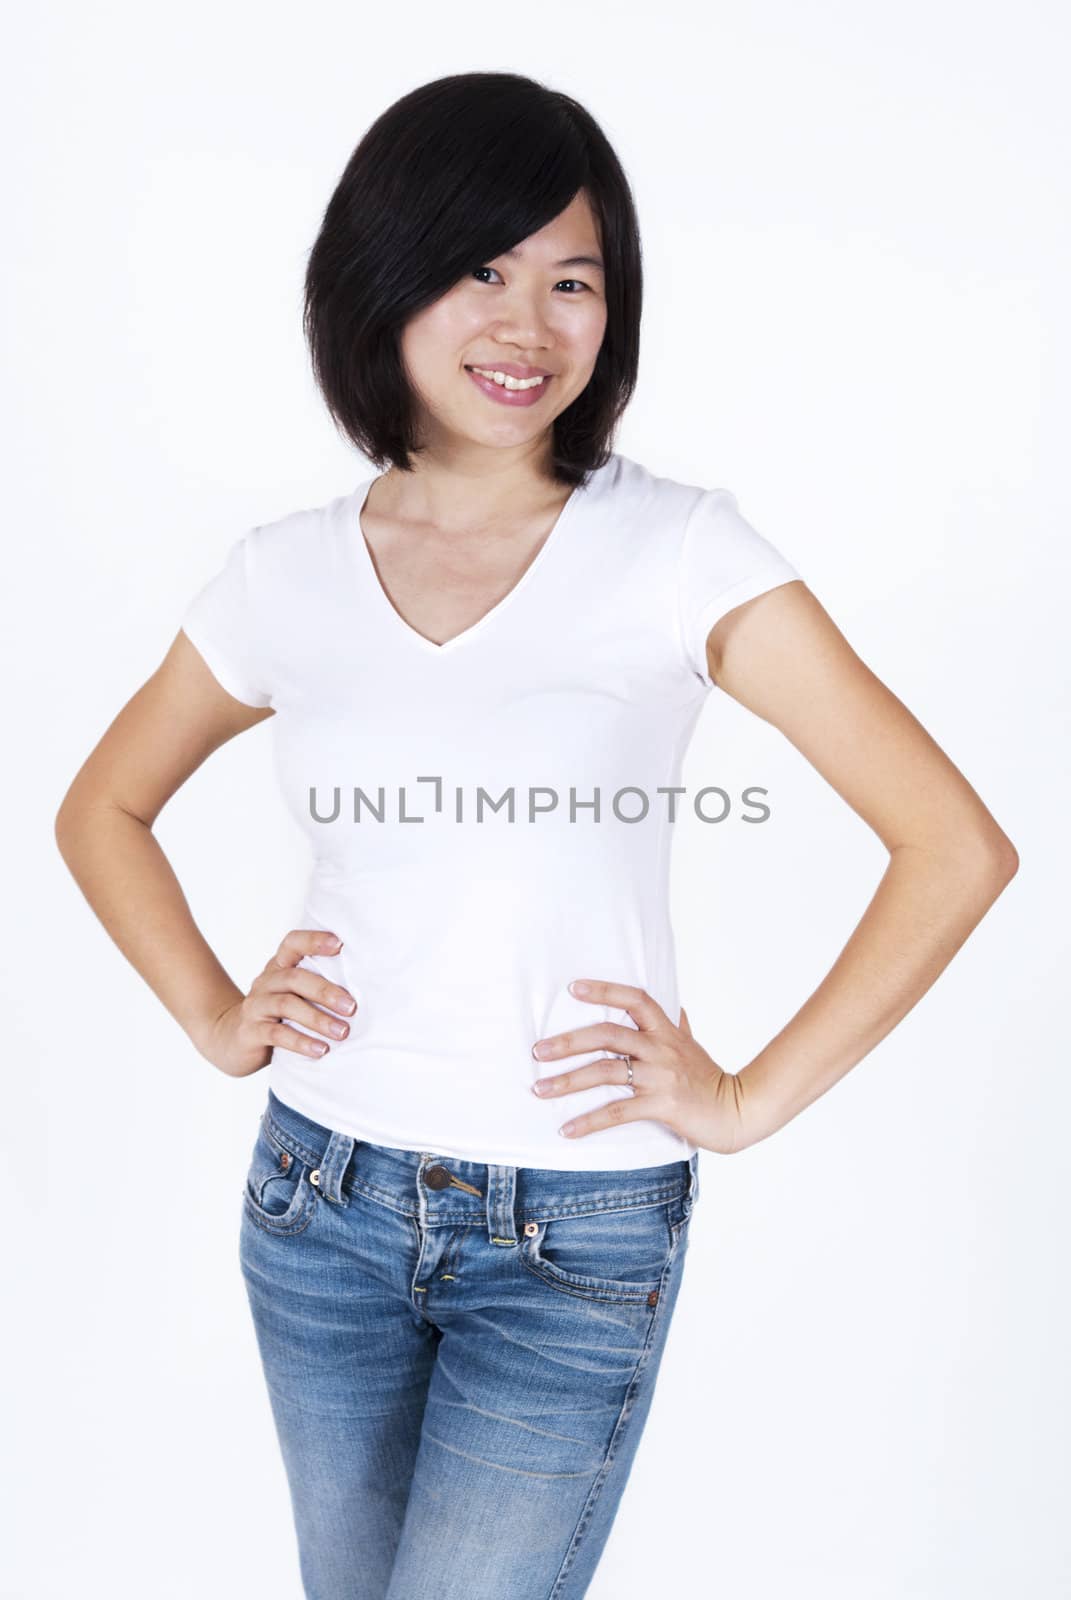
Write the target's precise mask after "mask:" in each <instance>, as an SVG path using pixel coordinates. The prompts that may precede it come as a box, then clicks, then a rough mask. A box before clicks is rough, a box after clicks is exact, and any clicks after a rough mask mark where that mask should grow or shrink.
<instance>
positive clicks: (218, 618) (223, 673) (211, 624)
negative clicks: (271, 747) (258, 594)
mask: <svg viewBox="0 0 1071 1600" xmlns="http://www.w3.org/2000/svg"><path fill="white" fill-rule="evenodd" d="M251 554H252V552H251V549H250V542H249V535H248V533H245V534H243V535H242V536H241V538H240V539H236V540H235V542H234V543H233V544H232V545H231V547H230V550H229V551H228V552H227V557H226V560H225V561H224V563H223V566H222V567H221V568H220V570H219V571H218V572H217V573H215V575H214V576H213V577H211V578H209V580H208V582H207V583H206V584H205V585H204V586H203V588H201V589H200V590H199V591H198V592H197V594H195V595H194V597H193V599H192V600H191V601H190V602H189V604H188V605H187V607H186V610H185V612H184V613H183V615H182V618H181V620H180V626H181V628H182V631H183V633H184V634H185V635H186V637H187V638H188V639H189V640H190V642H191V644H193V645H194V646H195V648H196V649H197V651H198V652H199V653H200V655H201V656H202V657H203V658H204V661H205V663H206V665H207V666H208V668H209V670H210V671H211V672H212V674H213V676H214V677H215V678H216V679H217V681H218V682H219V683H221V684H222V685H223V687H224V689H226V691H227V693H228V694H231V695H233V696H234V698H235V699H236V700H241V701H242V702H243V703H244V704H245V705H247V706H267V705H270V704H271V694H270V691H269V688H268V680H267V673H266V670H265V664H264V659H263V651H262V649H261V643H260V638H259V635H258V629H257V619H256V617H255V614H254V608H253V599H252V585H251V581H250V579H251V574H250V559H251Z"/></svg>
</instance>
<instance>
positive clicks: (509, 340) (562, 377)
mask: <svg viewBox="0 0 1071 1600" xmlns="http://www.w3.org/2000/svg"><path fill="white" fill-rule="evenodd" d="M581 256H587V257H589V258H591V259H589V260H587V261H577V260H574V259H572V258H574V257H581ZM602 261H603V256H602V249H601V246H600V244H599V237H598V228H597V225H596V221H595V217H594V215H593V213H592V210H591V207H590V205H589V204H588V201H587V198H586V196H585V195H584V192H583V190H581V192H580V194H578V195H577V196H576V197H575V198H574V199H573V200H572V201H571V203H570V204H569V205H568V206H567V207H566V209H565V210H564V211H563V212H561V213H560V215H559V216H557V217H555V218H554V220H553V221H552V222H549V223H548V224H547V225H546V227H545V228H541V229H540V230H539V232H538V233H533V234H531V235H529V237H528V238H527V239H525V240H523V241H522V242H521V243H520V244H519V245H517V247H516V248H515V249H514V250H512V251H507V252H505V253H504V254H503V255H499V256H495V258H494V259H493V260H491V261H488V262H486V263H485V264H483V265H481V266H479V267H477V268H474V270H473V271H472V272H470V273H469V274H467V275H466V276H465V277H464V278H462V279H461V281H460V282H459V283H457V284H455V285H454V287H453V288H452V289H449V290H448V291H447V293H446V294H444V295H442V296H440V298H439V299H438V300H436V301H435V303H434V304H433V305H430V306H427V307H425V309H424V310H423V311H421V312H419V313H418V314H417V315H416V316H415V317H413V318H412V319H411V320H410V322H409V323H408V324H407V325H406V327H405V329H404V330H403V333H402V340H401V350H402V359H403V361H404V364H405V369H406V372H407V374H408V378H409V382H410V384H411V386H412V388H413V392H414V394H415V395H416V396H417V401H418V407H419V412H420V418H421V424H422V426H421V439H422V442H424V443H425V444H426V445H427V446H428V448H429V449H430V450H432V451H433V452H434V451H435V450H437V449H438V450H443V449H446V450H451V451H453V450H456V449H457V448H458V447H462V448H465V447H470V448H471V447H492V448H502V447H509V446H520V445H526V444H531V443H532V442H533V441H536V440H539V439H540V438H541V437H542V436H543V435H547V436H549V430H550V426H551V423H552V422H553V421H554V418H555V417H556V416H558V415H559V414H560V413H561V412H562V411H564V410H565V409H566V407H567V406H569V405H571V404H572V402H573V401H574V400H575V399H576V397H577V395H578V394H580V393H581V391H582V390H583V389H584V388H585V387H586V385H587V383H588V380H589V379H590V377H591V374H592V372H593V371H594V368H595V360H596V357H597V356H598V353H599V347H600V346H601V344H602V340H603V334H604V333H605V331H606V286H605V280H604V274H603V271H602V265H601V264H602ZM472 367H481V368H483V369H484V371H485V372H491V371H494V370H496V369H497V370H498V371H499V372H502V371H503V370H504V371H505V372H507V373H511V375H516V374H513V371H512V369H513V368H518V369H519V370H520V371H521V372H523V370H524V369H525V368H535V369H537V370H538V371H541V372H546V373H548V374H550V376H549V377H547V378H546V379H545V380H544V381H543V382H542V383H541V384H537V385H534V386H533V387H532V388H527V387H523V388H519V389H515V390H514V389H510V387H509V386H508V385H502V384H500V383H498V382H497V381H496V380H495V379H493V378H481V377H480V376H479V375H478V374H477V373H474V372H472V371H471V370H470V369H471V368H472Z"/></svg>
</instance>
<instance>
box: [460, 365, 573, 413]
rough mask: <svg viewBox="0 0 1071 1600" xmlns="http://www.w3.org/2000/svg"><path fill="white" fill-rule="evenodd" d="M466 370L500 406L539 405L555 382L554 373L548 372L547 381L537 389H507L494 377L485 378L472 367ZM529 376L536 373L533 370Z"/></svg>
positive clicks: (479, 386) (511, 375)
mask: <svg viewBox="0 0 1071 1600" xmlns="http://www.w3.org/2000/svg"><path fill="white" fill-rule="evenodd" d="M495 370H496V371H497V372H505V371H506V370H507V369H506V368H505V367H497V368H496V369H495ZM465 371H466V372H467V373H468V376H469V378H470V380H471V381H472V382H473V383H474V384H475V385H476V387H477V389H481V390H482V391H483V393H484V394H485V395H487V396H488V398H489V399H491V400H494V401H497V403H498V404H499V405H500V406H537V405H538V404H539V402H540V401H541V400H542V398H543V396H544V395H545V394H546V392H547V390H548V389H549V388H550V386H551V384H552V383H553V382H554V377H553V374H551V373H547V374H546V380H545V382H543V383H541V384H539V386H538V387H537V388H535V389H507V388H506V386H505V384H504V383H496V382H495V380H494V379H493V378H483V377H481V376H480V374H479V373H478V372H473V371H472V369H471V368H470V367H466V368H465ZM513 376H514V374H513V373H510V377H513ZM519 376H523V374H519ZM528 376H530V377H533V378H534V377H535V376H536V374H535V373H534V372H533V373H530V374H528Z"/></svg>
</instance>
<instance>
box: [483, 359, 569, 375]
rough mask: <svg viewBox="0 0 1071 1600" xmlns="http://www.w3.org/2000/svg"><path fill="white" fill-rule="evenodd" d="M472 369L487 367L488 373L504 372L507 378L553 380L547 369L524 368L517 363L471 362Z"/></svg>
mask: <svg viewBox="0 0 1071 1600" xmlns="http://www.w3.org/2000/svg"><path fill="white" fill-rule="evenodd" d="M468 365H469V366H470V367H486V368H487V370H488V372H504V373H505V374H506V376H507V378H552V377H553V376H554V374H553V373H552V372H548V371H547V369H546V367H522V366H519V365H518V364H517V362H516V361H470V362H469V363H468Z"/></svg>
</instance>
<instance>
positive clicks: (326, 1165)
mask: <svg viewBox="0 0 1071 1600" xmlns="http://www.w3.org/2000/svg"><path fill="white" fill-rule="evenodd" d="M356 1143H357V1141H356V1139H354V1137H353V1135H352V1134H350V1133H339V1132H338V1130H337V1129H336V1130H335V1131H334V1132H333V1133H332V1134H331V1137H330V1139H329V1140H328V1141H327V1149H326V1150H325V1151H324V1153H323V1156H322V1157H321V1159H320V1165H319V1166H318V1167H315V1168H314V1169H313V1174H314V1175H313V1174H310V1181H311V1182H312V1184H313V1187H314V1188H316V1189H317V1190H318V1191H319V1192H320V1194H322V1195H323V1197H324V1199H325V1200H332V1201H334V1203H335V1205H343V1204H344V1203H345V1202H344V1200H343V1198H342V1180H343V1178H344V1177H345V1176H346V1168H347V1167H348V1166H349V1163H350V1156H351V1155H352V1154H353V1151H354V1148H355V1146H356Z"/></svg>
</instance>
